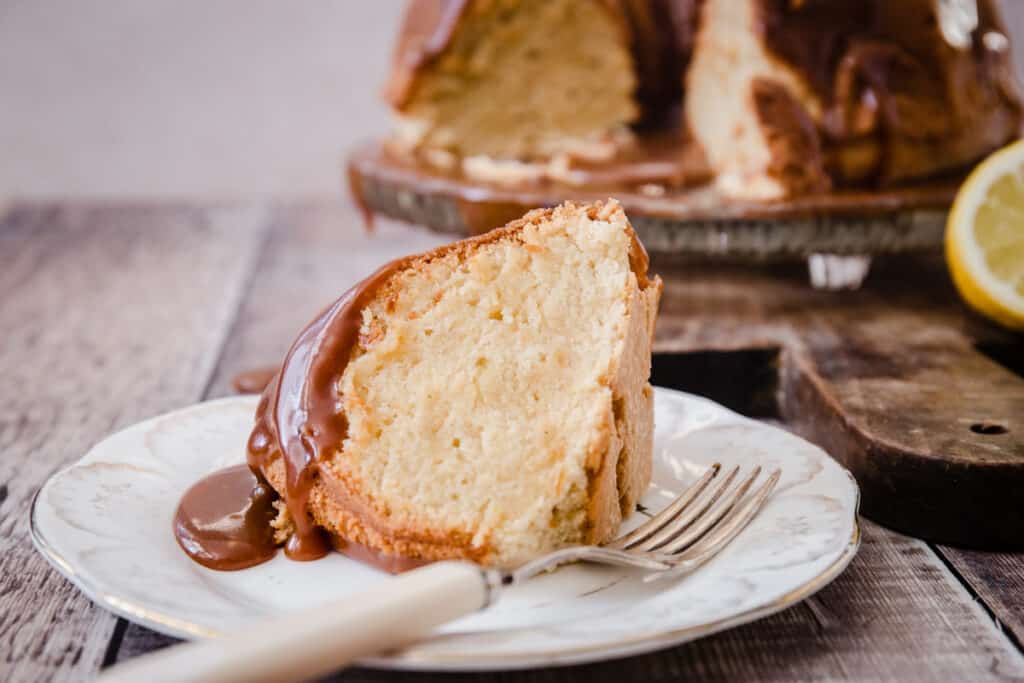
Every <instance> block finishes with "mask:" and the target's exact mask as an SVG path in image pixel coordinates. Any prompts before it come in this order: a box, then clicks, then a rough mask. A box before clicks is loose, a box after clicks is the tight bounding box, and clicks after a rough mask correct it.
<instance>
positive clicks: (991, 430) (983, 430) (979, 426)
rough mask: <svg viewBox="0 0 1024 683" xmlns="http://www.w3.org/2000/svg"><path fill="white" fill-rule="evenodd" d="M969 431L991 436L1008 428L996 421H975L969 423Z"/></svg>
mask: <svg viewBox="0 0 1024 683" xmlns="http://www.w3.org/2000/svg"><path fill="white" fill-rule="evenodd" d="M971 431H972V432H974V433H975V434H985V435H988V436H991V435H994V434H1005V433H1006V432H1008V431H1010V430H1009V429H1007V428H1006V427H1004V426H1003V425H1001V424H999V423H997V422H975V423H974V424H972V425H971Z"/></svg>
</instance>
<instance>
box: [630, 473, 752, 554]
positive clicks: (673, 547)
mask: <svg viewBox="0 0 1024 683" xmlns="http://www.w3.org/2000/svg"><path fill="white" fill-rule="evenodd" d="M759 476H761V468H760V467H755V468H754V470H753V472H751V473H750V474H749V475H748V476H747V478H746V479H744V480H743V481H742V482H740V484H739V486H737V487H736V488H735V489H733V490H732V491H730V492H729V493H728V495H726V496H725V497H724V498H723V499H722V501H721V503H720V504H719V505H717V506H715V507H714V508H713V509H712V510H710V511H708V513H707V514H704V515H702V516H701V517H699V518H698V519H696V520H694V522H693V524H692V525H689V526H683V527H680V529H679V531H678V532H676V533H675V534H664V538H662V539H659V540H658V543H657V544H656V545H655V544H654V543H653V541H654V540H655V539H653V538H652V539H651V541H652V544H651V545H650V546H649V547H646V548H645V549H646V550H653V549H657V550H658V552H659V553H664V554H666V555H674V554H676V553H678V552H679V551H680V550H683V549H684V548H686V547H688V546H690V545H693V544H694V543H695V542H696V541H698V540H699V539H700V537H701V536H703V535H704V534H706V533H707V532H708V531H709V530H710V529H711V528H712V527H713V526H715V525H716V524H718V522H719V521H720V520H721V519H722V518H723V517H725V515H726V514H727V513H728V512H729V510H731V509H732V508H733V506H734V505H736V503H737V502H739V501H740V499H742V498H743V496H745V495H746V494H747V491H749V490H750V487H751V486H752V485H753V484H754V481H755V480H756V479H757V478H758V477H759ZM705 510H707V508H705ZM659 535H661V534H659Z"/></svg>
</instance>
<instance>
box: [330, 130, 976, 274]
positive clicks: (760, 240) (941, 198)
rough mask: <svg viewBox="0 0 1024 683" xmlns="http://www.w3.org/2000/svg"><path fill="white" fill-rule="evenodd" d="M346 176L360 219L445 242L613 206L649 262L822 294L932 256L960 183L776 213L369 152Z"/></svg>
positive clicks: (829, 197) (699, 189)
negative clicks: (477, 174)
mask: <svg viewBox="0 0 1024 683" xmlns="http://www.w3.org/2000/svg"><path fill="white" fill-rule="evenodd" d="M657 163H664V155H662V158H661V159H649V160H644V159H640V160H634V161H633V162H632V165H633V166H634V167H640V166H644V165H646V166H652V165H654V164H657ZM639 170H640V171H642V170H643V169H639ZM348 173H349V182H350V185H351V188H352V192H353V195H354V196H355V197H356V198H357V200H358V201H359V203H360V204H361V205H362V206H363V208H364V210H365V211H367V212H368V213H380V214H382V215H385V216H389V217H392V218H397V219H400V220H404V221H408V222H410V223H414V224H418V225H423V226H425V227H427V228H430V229H432V230H436V231H440V232H447V233H452V234H456V235H471V234H477V233H480V232H485V231H487V230H489V229H491V228H493V227H496V226H499V225H503V224H504V223H506V222H508V221H509V220H512V219H514V218H518V217H520V216H522V215H523V214H524V213H525V212H526V211H528V210H530V209H533V208H537V207H541V206H554V205H556V204H559V203H561V202H562V201H565V200H567V199H577V200H594V199H604V198H606V197H615V198H616V199H618V200H619V201H620V202H622V204H623V206H624V207H625V209H626V212H627V213H628V214H629V218H630V221H631V222H632V223H633V226H634V227H635V228H636V230H637V233H638V234H639V235H640V239H641V240H642V241H643V243H644V245H645V246H646V247H647V249H648V251H650V252H652V253H657V254H662V255H672V256H673V257H676V258H681V259H687V260H701V261H706V260H709V259H713V260H719V261H721V260H731V261H742V262H751V261H773V260H775V261H778V260H788V261H793V260H807V262H808V264H809V266H810V273H811V279H812V282H813V284H814V285H815V286H817V287H823V288H845V287H857V286H860V284H861V282H862V280H863V278H864V276H865V275H866V273H867V270H868V267H869V264H870V259H871V257H872V256H876V255H880V254H896V253H908V252H928V251H937V250H939V249H940V248H941V247H942V239H943V232H944V229H945V222H946V214H947V211H948V208H949V206H950V204H951V203H952V201H953V197H954V195H955V194H956V189H957V187H958V186H959V182H960V180H961V178H959V177H957V178H946V179H943V180H936V181H930V182H928V183H926V184H920V185H915V186H912V187H904V188H899V189H891V190H884V191H863V190H858V191H841V192H834V193H829V194H824V195H819V196H811V197H802V198H799V199H794V200H787V201H776V202H749V201H736V200H732V199H728V198H725V197H723V196H722V195H721V194H720V193H719V192H717V191H715V189H714V188H713V187H712V186H710V185H708V184H707V183H704V184H697V185H693V184H690V185H688V186H686V187H683V188H679V189H672V188H667V187H665V186H662V185H659V184H657V183H646V184H645V183H642V182H632V183H622V182H594V183H591V184H589V185H587V186H583V187H580V186H571V185H561V184H554V183H540V182H537V183H532V184H529V185H518V186H516V187H502V186H500V185H496V184H487V183H481V182H478V181H474V180H471V179H468V178H466V177H464V176H462V175H459V174H457V173H447V172H444V171H441V170H438V169H436V168H433V167H430V166H427V165H424V164H417V163H416V162H414V161H411V160H409V159H408V158H404V157H400V156H398V155H395V154H392V153H390V152H388V151H387V150H386V149H385V147H384V145H382V144H381V143H379V142H370V143H366V144H364V145H362V146H361V147H359V148H357V149H356V151H355V152H354V153H353V154H352V156H351V158H350V159H349V167H348ZM634 175H635V174H634Z"/></svg>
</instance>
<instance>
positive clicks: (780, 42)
mask: <svg viewBox="0 0 1024 683" xmlns="http://www.w3.org/2000/svg"><path fill="white" fill-rule="evenodd" d="M977 3H978V10H979V23H978V28H977V29H976V30H975V31H974V33H973V44H972V45H971V46H970V47H969V49H967V50H960V49H957V48H955V47H953V46H951V45H949V44H948V43H947V42H946V41H945V39H944V38H943V37H942V33H941V31H940V30H939V26H938V22H939V17H938V16H937V14H936V7H935V2H934V0H900V1H899V2H893V1H892V0H859V1H858V2H849V1H847V0H760V2H759V3H758V4H757V11H758V15H759V18H760V29H761V34H762V37H763V39H764V41H765V46H766V47H767V49H768V50H769V51H770V52H771V53H772V54H773V55H774V56H776V57H777V58H779V59H780V60H781V61H782V62H784V63H786V64H788V65H790V66H791V67H793V68H794V69H795V70H796V71H797V72H798V73H800V74H802V75H803V76H804V78H806V80H807V83H808V84H809V85H810V87H811V90H812V91H813V92H814V93H815V94H816V95H817V97H818V98H819V100H820V101H821V102H822V104H823V107H824V111H823V115H822V125H821V128H822V133H823V137H824V144H825V145H826V146H832V147H836V148H837V149H842V148H844V147H848V146H849V145H851V144H853V145H857V146H859V148H860V150H862V152H863V154H862V157H863V159H862V161H861V162H860V163H859V164H858V166H860V167H859V168H856V170H855V171H854V173H853V174H852V175H851V173H850V169H844V168H843V167H842V165H835V164H830V168H829V171H830V173H831V174H832V175H833V177H834V178H835V179H837V180H839V181H844V180H847V181H853V182H858V183H864V182H868V183H871V182H882V183H884V182H889V181H890V180H891V179H893V178H900V177H902V176H904V175H906V172H905V171H902V170H901V169H900V168H899V167H898V164H899V163H900V162H899V161H897V160H895V158H894V156H893V153H892V152H891V148H893V146H895V145H900V144H914V145H926V144H928V143H929V141H933V140H934V141H941V140H943V139H946V138H947V137H955V136H965V135H967V136H971V135H974V136H976V137H977V138H978V140H979V143H978V144H979V145H986V143H984V142H980V141H981V140H984V139H985V138H984V137H983V136H981V135H980V134H979V133H977V132H973V131H970V130H969V128H970V126H972V125H974V126H979V125H981V126H998V127H1000V128H999V130H1001V131H1003V132H1004V133H1005V135H1002V136H1001V137H1002V138H1003V139H1004V141H1005V139H1011V138H1013V137H1015V136H1016V135H1017V134H1018V132H1019V130H1018V128H1019V125H1020V119H1021V104H1020V98H1019V94H1018V93H1017V88H1016V85H1015V83H1013V80H1014V79H1013V76H1012V68H1011V65H1010V61H1009V54H1008V53H1006V54H999V53H997V52H995V51H993V50H990V49H988V48H987V47H986V46H985V44H984V41H983V39H982V37H983V36H984V35H985V34H987V33H989V32H997V33H1003V32H1004V31H1005V30H1004V28H1003V25H1002V21H1001V19H1000V17H999V15H998V11H997V10H996V8H995V6H994V4H993V2H992V1H991V0H977ZM1000 113H1002V115H1000ZM987 147H989V148H991V143H987ZM983 151H985V150H984V149H982V150H980V151H979V152H978V154H981V153H982V152H983ZM920 153H921V152H918V154H920ZM838 158H839V157H838V156H834V155H833V156H832V159H838ZM964 161H966V159H965V160H964ZM894 164H895V165H897V166H895V167H894ZM937 165H938V167H940V168H942V166H941V164H937ZM910 175H922V173H920V172H911V173H910ZM845 176H850V177H845Z"/></svg>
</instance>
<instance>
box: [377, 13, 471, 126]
mask: <svg viewBox="0 0 1024 683" xmlns="http://www.w3.org/2000/svg"><path fill="white" fill-rule="evenodd" d="M468 4H469V0H413V2H410V3H409V4H408V7H407V9H406V12H405V18H404V19H403V21H402V28H401V30H400V32H399V39H398V43H397V44H396V45H395V52H394V55H393V57H392V72H391V80H390V82H389V83H388V85H387V88H386V89H385V93H384V94H385V97H386V98H387V99H388V101H389V102H391V104H392V105H393V106H395V107H398V108H401V107H402V106H403V105H404V104H405V103H406V101H407V99H408V97H409V94H410V90H411V86H412V83H413V79H414V77H415V76H416V72H417V71H419V70H420V69H421V68H423V67H424V66H426V65H427V64H429V63H430V62H431V61H432V60H434V59H436V58H437V57H438V56H440V54H441V53H442V52H444V49H445V48H446V47H447V46H448V43H449V42H450V41H451V39H452V36H453V35H454V33H455V28H456V27H457V26H458V24H459V19H460V18H461V17H462V13H463V12H464V11H465V9H466V6H467V5H468Z"/></svg>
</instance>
